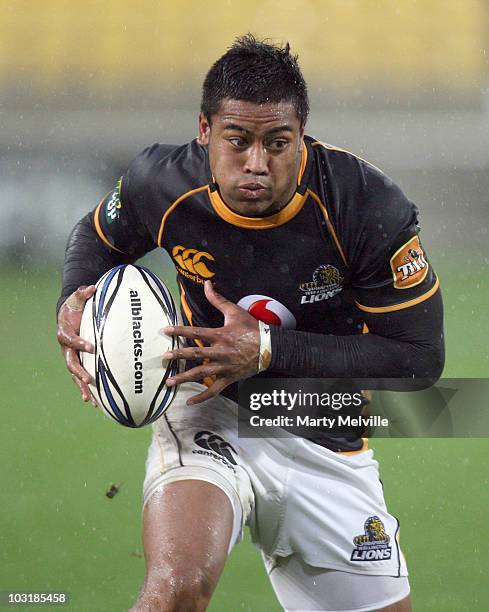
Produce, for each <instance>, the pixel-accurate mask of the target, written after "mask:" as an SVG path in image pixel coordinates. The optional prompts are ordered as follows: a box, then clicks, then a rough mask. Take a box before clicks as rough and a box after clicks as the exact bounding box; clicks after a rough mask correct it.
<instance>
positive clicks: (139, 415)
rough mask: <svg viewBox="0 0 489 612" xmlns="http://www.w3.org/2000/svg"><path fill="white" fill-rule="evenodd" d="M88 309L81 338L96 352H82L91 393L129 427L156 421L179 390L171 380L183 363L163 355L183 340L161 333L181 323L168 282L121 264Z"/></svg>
mask: <svg viewBox="0 0 489 612" xmlns="http://www.w3.org/2000/svg"><path fill="white" fill-rule="evenodd" d="M96 286H97V291H96V293H95V294H94V295H93V296H92V297H91V298H90V299H89V300H87V303H86V304H85V308H84V310H83V316H82V321H81V327H80V336H81V337H82V338H83V339H84V340H87V341H89V342H91V343H92V344H93V345H94V347H95V353H94V354H92V353H85V352H81V353H80V360H81V363H82V365H83V367H84V368H85V370H87V372H88V373H89V374H90V375H91V376H92V378H93V380H94V384H91V385H90V390H91V392H92V394H93V396H94V397H95V399H96V401H97V403H98V406H99V408H100V409H101V410H102V411H103V412H104V413H105V414H106V415H107V416H109V417H110V418H111V419H113V420H114V421H116V422H117V423H120V424H121V425H125V426H126V427H142V426H143V425H148V424H149V423H153V422H154V421H156V419H158V418H159V417H160V416H161V415H162V414H163V413H164V412H165V410H166V409H167V408H168V407H169V406H170V404H171V402H172V401H173V399H174V397H175V394H176V392H177V388H176V387H167V386H166V384H165V382H166V379H167V378H168V377H170V376H172V375H174V374H177V373H178V361H177V360H172V361H166V362H164V361H163V357H162V356H163V353H165V352H166V351H167V350H171V349H174V348H176V347H177V346H178V338H172V337H170V336H166V335H165V334H163V332H162V331H161V330H162V328H163V327H166V326H167V325H177V324H178V320H177V310H176V307H175V304H174V302H173V299H172V296H171V294H170V292H169V291H168V289H167V288H166V286H165V285H164V283H163V282H162V281H161V280H160V279H159V278H158V277H157V276H155V275H154V274H153V273H152V272H151V271H150V270H148V269H147V268H143V267H141V266H133V265H121V266H116V267H115V268H112V270H109V271H108V272H107V273H106V274H104V275H103V276H102V278H101V279H100V280H99V281H98V283H97V285H96Z"/></svg>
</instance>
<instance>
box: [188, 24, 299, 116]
mask: <svg viewBox="0 0 489 612" xmlns="http://www.w3.org/2000/svg"><path fill="white" fill-rule="evenodd" d="M225 98H230V99H233V100H244V101H246V102H253V103H255V104H264V103H267V102H274V103H277V102H292V103H293V105H294V108H295V111H296V113H297V117H298V119H299V121H300V123H301V126H304V124H305V123H306V121H307V115H308V113H309V98H308V95H307V85H306V82H305V81H304V77H303V76H302V72H301V70H300V68H299V64H298V61H297V55H292V54H291V53H290V46H289V43H286V44H285V45H284V46H281V45H278V44H274V43H272V42H271V41H270V40H269V39H265V40H257V39H256V38H255V37H254V36H253V35H252V34H246V35H245V36H240V37H239V38H237V39H236V40H235V41H234V44H233V45H232V47H230V48H229V49H228V50H227V51H226V53H225V54H224V55H223V56H222V57H220V58H219V59H218V60H217V61H216V62H215V63H214V64H213V65H212V67H211V69H210V70H209V72H208V73H207V76H206V77H205V80H204V85H203V88H202V103H201V107H200V109H201V111H202V113H203V114H204V115H205V117H206V118H207V120H208V121H209V122H211V120H212V116H213V115H215V114H216V113H217V112H219V108H220V106H221V102H222V101H223V100H224V99H225Z"/></svg>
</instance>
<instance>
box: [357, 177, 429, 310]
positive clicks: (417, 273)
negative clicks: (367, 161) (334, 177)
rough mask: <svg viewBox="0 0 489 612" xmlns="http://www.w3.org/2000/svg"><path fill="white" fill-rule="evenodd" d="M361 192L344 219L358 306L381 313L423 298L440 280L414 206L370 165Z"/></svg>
mask: <svg viewBox="0 0 489 612" xmlns="http://www.w3.org/2000/svg"><path fill="white" fill-rule="evenodd" d="M362 196H363V197H360V198H359V202H358V204H357V205H356V206H355V207H354V209H353V211H351V212H350V213H349V217H350V218H349V220H348V221H349V227H350V228H351V229H350V235H349V240H348V242H349V251H350V252H349V260H350V267H351V282H352V286H353V288H354V291H355V296H356V304H357V306H358V308H360V310H363V311H365V312H369V313H383V312H389V311H395V310H401V309H404V308H409V307H410V306H414V305H416V304H419V303H421V302H422V301H424V300H426V299H428V298H429V297H431V296H432V295H433V294H434V293H435V292H436V291H437V289H438V285H439V283H438V279H437V277H436V275H435V272H434V270H433V267H432V265H431V263H430V261H429V259H428V256H427V254H426V252H425V250H424V248H423V246H422V244H421V241H420V236H419V231H420V227H419V223H418V210H417V208H416V206H415V205H414V204H413V203H412V202H411V201H410V200H408V198H407V197H406V196H405V195H404V193H403V192H402V191H401V189H400V188H399V187H398V186H397V185H395V184H394V183H393V182H392V181H391V180H390V179H389V178H388V177H387V176H385V175H384V174H382V173H381V172H380V171H379V170H377V169H376V168H374V167H370V166H369V167H368V168H366V169H364V183H363V194H362ZM351 213H352V214H351Z"/></svg>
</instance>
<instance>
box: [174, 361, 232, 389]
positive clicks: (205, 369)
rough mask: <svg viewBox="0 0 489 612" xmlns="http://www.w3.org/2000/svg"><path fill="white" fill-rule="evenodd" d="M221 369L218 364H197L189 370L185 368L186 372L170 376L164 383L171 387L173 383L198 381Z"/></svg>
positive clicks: (215, 373) (213, 374)
mask: <svg viewBox="0 0 489 612" xmlns="http://www.w3.org/2000/svg"><path fill="white" fill-rule="evenodd" d="M221 371H222V368H221V367H220V366H215V365H213V366H210V365H202V366H197V367H196V368H192V369H191V370H187V371H186V372H182V373H181V374H177V375H176V376H172V377H171V378H169V379H168V380H167V381H166V384H167V385H168V386H169V387H173V386H175V385H181V384H182V383H185V382H200V381H201V380H203V379H204V378H207V377H208V376H218V375H219V373H220V372H221Z"/></svg>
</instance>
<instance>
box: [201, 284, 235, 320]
mask: <svg viewBox="0 0 489 612" xmlns="http://www.w3.org/2000/svg"><path fill="white" fill-rule="evenodd" d="M204 293H205V297H206V298H207V299H208V301H209V302H210V303H211V304H212V305H213V306H214V307H215V308H217V310H220V311H221V312H222V314H223V315H226V313H228V312H229V309H230V308H233V309H234V308H236V304H233V302H230V301H229V300H227V299H226V298H225V297H224V296H222V295H221V294H220V293H217V291H216V290H215V289H214V285H213V284H212V282H211V281H209V280H208V281H205V283H204Z"/></svg>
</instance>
